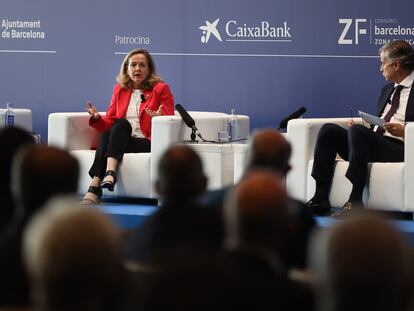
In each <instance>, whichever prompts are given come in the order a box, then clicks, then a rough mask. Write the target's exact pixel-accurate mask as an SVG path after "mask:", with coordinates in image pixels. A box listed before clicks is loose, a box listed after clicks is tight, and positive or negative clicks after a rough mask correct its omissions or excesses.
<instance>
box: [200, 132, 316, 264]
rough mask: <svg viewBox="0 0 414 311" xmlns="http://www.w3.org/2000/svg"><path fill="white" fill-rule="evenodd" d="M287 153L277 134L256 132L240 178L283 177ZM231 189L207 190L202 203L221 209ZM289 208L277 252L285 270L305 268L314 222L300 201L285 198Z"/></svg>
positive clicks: (283, 142)
mask: <svg viewBox="0 0 414 311" xmlns="http://www.w3.org/2000/svg"><path fill="white" fill-rule="evenodd" d="M291 151H292V150H291V146H290V144H289V142H288V141H287V140H286V139H285V138H284V137H283V135H282V134H281V133H279V132H278V131H276V130H274V129H263V130H260V131H257V132H256V133H255V134H254V135H253V137H252V140H251V142H250V144H249V149H248V152H247V157H246V167H245V170H244V176H245V175H246V174H248V172H249V171H251V170H255V169H264V170H269V171H273V172H276V173H278V174H280V175H281V176H283V178H285V177H286V175H287V174H288V172H289V170H290V165H289V159H290V155H291ZM244 176H243V178H244ZM243 178H242V179H243ZM232 188H233V186H229V187H225V188H223V189H220V190H214V191H209V192H208V193H206V195H205V196H204V198H203V202H204V204H205V205H206V206H207V207H209V208H213V209H219V210H221V209H222V208H223V205H224V201H225V197H226V195H227V194H228V193H229V192H230V191H231V189H232ZM289 209H290V213H291V215H293V216H294V217H291V218H290V219H289V235H288V238H287V240H286V242H285V243H284V246H283V250H282V251H281V259H282V261H283V263H284V265H285V266H286V268H287V269H290V268H300V269H303V268H306V265H307V258H306V257H307V255H306V251H307V244H308V240H309V236H310V233H311V232H312V230H313V229H314V228H315V226H316V223H315V220H314V219H313V217H312V215H311V213H310V211H309V209H306V208H304V203H303V202H300V201H297V200H294V199H292V198H289Z"/></svg>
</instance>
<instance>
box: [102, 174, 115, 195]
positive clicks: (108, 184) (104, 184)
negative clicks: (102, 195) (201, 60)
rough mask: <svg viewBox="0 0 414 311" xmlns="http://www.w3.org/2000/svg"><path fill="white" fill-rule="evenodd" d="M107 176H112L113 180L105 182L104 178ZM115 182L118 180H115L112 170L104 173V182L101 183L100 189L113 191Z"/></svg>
mask: <svg viewBox="0 0 414 311" xmlns="http://www.w3.org/2000/svg"><path fill="white" fill-rule="evenodd" d="M107 176H112V177H113V178H114V181H111V180H105V177H107ZM117 180H118V178H117V174H116V172H115V171H112V170H108V171H106V173H105V176H104V180H103V181H102V183H101V188H102V189H108V190H109V191H114V187H115V184H116V182H117Z"/></svg>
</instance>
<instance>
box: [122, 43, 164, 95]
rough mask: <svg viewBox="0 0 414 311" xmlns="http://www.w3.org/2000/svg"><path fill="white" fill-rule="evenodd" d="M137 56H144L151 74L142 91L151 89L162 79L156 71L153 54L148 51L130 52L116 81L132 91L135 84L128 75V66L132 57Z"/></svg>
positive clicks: (143, 84) (144, 82) (137, 50)
mask: <svg viewBox="0 0 414 311" xmlns="http://www.w3.org/2000/svg"><path fill="white" fill-rule="evenodd" d="M136 54H143V55H144V56H145V58H146V59H147V63H148V69H149V73H148V76H147V77H146V79H145V80H144V81H143V82H142V89H151V88H152V87H153V86H154V85H155V84H157V82H159V81H161V78H160V76H159V75H158V74H157V72H156V70H155V63H154V60H153V58H152V56H151V54H150V53H149V52H148V51H147V50H146V49H135V50H132V51H131V52H129V53H128V55H127V56H125V58H124V61H123V62H122V65H121V68H120V69H119V74H118V76H117V77H116V80H117V81H118V83H119V84H120V85H121V87H123V88H126V89H132V85H133V82H132V80H131V78H130V77H129V75H128V65H129V60H130V59H131V57H132V56H134V55H136Z"/></svg>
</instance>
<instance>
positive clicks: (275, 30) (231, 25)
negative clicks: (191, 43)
mask: <svg viewBox="0 0 414 311" xmlns="http://www.w3.org/2000/svg"><path fill="white" fill-rule="evenodd" d="M198 29H199V30H201V36H200V41H201V43H203V44H208V43H209V42H210V41H211V40H212V39H213V38H214V40H217V41H218V42H223V41H245V42H291V41H292V34H293V31H292V28H291V26H290V24H289V23H288V22H287V21H283V22H281V23H279V24H275V23H273V22H271V21H267V20H260V21H257V22H255V23H253V24H249V23H246V22H240V21H238V20H236V19H229V20H226V21H223V22H222V21H220V18H215V19H211V21H210V20H206V21H205V24H204V25H201V26H199V27H198Z"/></svg>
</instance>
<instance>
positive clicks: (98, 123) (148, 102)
mask: <svg viewBox="0 0 414 311" xmlns="http://www.w3.org/2000/svg"><path fill="white" fill-rule="evenodd" d="M131 94H132V90H131V89H124V88H122V87H121V86H120V85H119V84H118V83H117V84H116V85H115V86H114V90H113V93H112V99H111V104H110V105H109V108H108V110H107V111H106V116H105V117H100V118H99V119H94V118H92V117H91V118H90V119H89V125H90V126H92V127H93V128H95V129H97V130H98V131H99V132H105V131H107V130H109V129H110V128H111V126H112V124H114V122H115V121H116V120H118V119H119V118H125V117H126V113H127V109H128V105H129V100H130V99H131ZM144 96H145V101H144V102H143V103H141V105H140V107H139V114H138V118H139V125H140V127H141V131H142V133H143V134H144V136H145V137H146V138H147V139H149V140H151V117H150V116H149V115H148V114H147V113H146V112H145V111H144V109H145V108H147V107H148V108H149V109H151V110H152V111H157V110H158V108H159V107H160V105H163V106H162V115H173V114H174V97H173V95H172V94H171V91H170V88H169V87H168V85H167V84H165V83H164V82H158V83H157V84H155V85H154V87H153V88H152V89H148V90H144Z"/></svg>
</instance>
